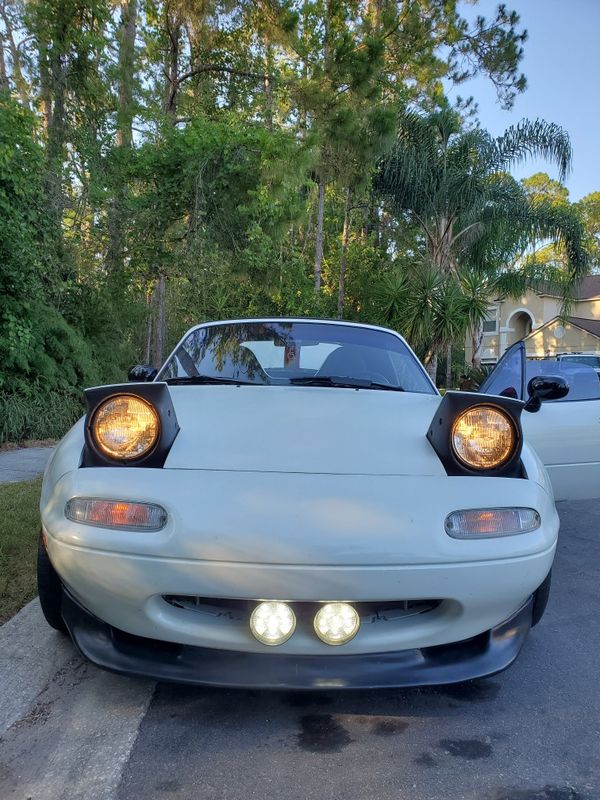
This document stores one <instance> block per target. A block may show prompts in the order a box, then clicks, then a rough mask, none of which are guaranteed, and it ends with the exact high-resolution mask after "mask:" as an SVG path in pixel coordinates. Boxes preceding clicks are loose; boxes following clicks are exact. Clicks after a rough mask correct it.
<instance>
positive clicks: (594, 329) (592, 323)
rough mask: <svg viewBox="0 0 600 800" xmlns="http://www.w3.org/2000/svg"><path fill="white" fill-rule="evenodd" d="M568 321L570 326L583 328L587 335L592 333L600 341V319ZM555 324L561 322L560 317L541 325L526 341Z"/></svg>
mask: <svg viewBox="0 0 600 800" xmlns="http://www.w3.org/2000/svg"><path fill="white" fill-rule="evenodd" d="M566 321H567V322H568V323H569V324H571V325H574V326H575V327H576V328H581V330H584V331H586V332H587V333H591V334H592V336H596V337H597V338H598V339H600V319H585V318H584V317H567V319H566ZM555 322H560V317H553V318H552V319H549V320H548V322H545V323H544V324H543V325H540V327H539V328H536V329H535V330H534V331H532V332H531V333H530V334H529V335H528V336H525V339H531V338H533V337H534V336H535V335H536V334H537V333H539V332H540V331H541V330H542V329H543V328H547V327H548V326H549V325H553V324H554V323H555Z"/></svg>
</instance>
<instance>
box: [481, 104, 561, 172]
mask: <svg viewBox="0 0 600 800" xmlns="http://www.w3.org/2000/svg"><path fill="white" fill-rule="evenodd" d="M536 157H539V158H544V159H547V160H548V161H551V162H553V163H554V164H556V165H557V167H558V170H559V178H560V180H561V181H562V180H564V179H565V178H566V176H567V175H568V174H569V171H570V169H571V164H572V161H573V151H572V148H571V140H570V139H569V134H568V133H567V132H566V131H565V130H564V128H561V126H560V125H556V124H555V123H553V122H546V121H545V120H543V119H535V120H528V119H523V120H521V121H520V122H519V123H517V124H516V125H511V127H510V128H508V129H507V130H506V131H505V132H504V133H503V134H502V136H499V137H498V138H497V139H496V141H495V158H496V168H497V169H508V168H509V167H512V166H514V165H516V164H519V163H522V162H523V161H526V160H527V159H528V158H536Z"/></svg>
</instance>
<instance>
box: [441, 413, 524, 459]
mask: <svg viewBox="0 0 600 800" xmlns="http://www.w3.org/2000/svg"><path fill="white" fill-rule="evenodd" d="M516 446H517V431H516V429H515V425H514V423H513V421H512V419H511V418H510V417H509V416H508V414H505V413H504V412H503V411H501V410H500V409H499V408H494V407H493V406H474V407H473V408H468V409H467V410H466V411H463V413H462V414H460V416H458V417H457V418H456V420H455V422H454V425H453V426H452V449H453V450H454V453H455V455H456V457H457V458H458V459H459V460H460V461H462V463H463V464H465V465H466V466H467V467H471V468H472V469H495V468H497V467H501V466H502V464H505V463H506V462H507V461H508V460H509V458H510V457H511V456H512V455H513V453H514V451H515V447H516Z"/></svg>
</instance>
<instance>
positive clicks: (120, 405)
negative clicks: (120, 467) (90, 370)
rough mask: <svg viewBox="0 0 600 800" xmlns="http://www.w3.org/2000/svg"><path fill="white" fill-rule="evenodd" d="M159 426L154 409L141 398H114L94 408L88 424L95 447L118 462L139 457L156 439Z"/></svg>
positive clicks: (123, 396)
mask: <svg viewBox="0 0 600 800" xmlns="http://www.w3.org/2000/svg"><path fill="white" fill-rule="evenodd" d="M159 432H160V423H159V421H158V414H157V413H156V411H155V409H154V406H152V405H151V404H150V403H148V402H147V401H146V400H142V398H141V397H134V396H133V395H126V394H122V395H116V396H115V397H110V398H109V399H108V400H105V401H104V402H103V403H101V404H100V406H98V408H97V410H96V412H95V413H94V417H93V419H92V424H91V433H92V436H93V438H94V442H95V443H96V446H97V447H98V449H99V450H100V452H101V453H103V454H104V455H105V456H108V457H109V458H115V459H118V460H122V461H129V460H133V459H135V458H141V457H142V456H144V455H146V454H147V453H149V452H150V451H151V450H152V448H153V447H154V445H155V444H156V442H157V440H158V435H159Z"/></svg>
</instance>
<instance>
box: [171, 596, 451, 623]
mask: <svg viewBox="0 0 600 800" xmlns="http://www.w3.org/2000/svg"><path fill="white" fill-rule="evenodd" d="M162 597H163V600H164V601H165V602H166V603H168V604H169V605H170V606H173V607H175V608H180V609H183V610H185V611H192V612H196V613H200V614H209V615H210V616H215V617H222V618H224V619H229V620H232V621H246V620H247V619H248V617H249V616H250V614H251V613H252V610H253V609H254V607H255V606H256V604H257V603H259V602H260V600H231V599H226V598H217V597H201V596H200V595H187V594H164V595H163V596H162ZM348 602H351V601H348ZM442 602H443V601H442V600H438V599H423V600H421V599H419V600H379V601H377V602H367V603H364V602H359V603H352V602H351V604H352V605H353V606H354V607H355V608H356V610H357V611H358V613H359V615H360V619H361V622H362V623H363V624H365V623H369V622H377V621H378V620H381V621H383V622H393V621H395V620H399V619H402V618H404V617H411V616H414V615H416V614H426V613H428V612H430V611H433V610H434V609H436V608H437V607H438V606H439V605H440V604H441V603H442ZM290 605H291V606H292V608H293V609H294V612H295V613H296V616H297V617H298V619H299V620H300V619H302V618H306V619H311V620H312V619H313V618H314V615H315V614H316V612H317V611H318V609H319V606H320V605H321V603H314V602H295V601H290Z"/></svg>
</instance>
